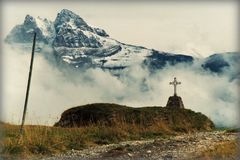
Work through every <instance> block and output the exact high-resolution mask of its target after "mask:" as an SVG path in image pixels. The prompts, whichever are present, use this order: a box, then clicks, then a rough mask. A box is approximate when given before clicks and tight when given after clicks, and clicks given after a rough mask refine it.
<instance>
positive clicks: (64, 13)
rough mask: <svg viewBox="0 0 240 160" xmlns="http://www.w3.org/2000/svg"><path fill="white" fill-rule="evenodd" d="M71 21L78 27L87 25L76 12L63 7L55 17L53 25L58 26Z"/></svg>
mask: <svg viewBox="0 0 240 160" xmlns="http://www.w3.org/2000/svg"><path fill="white" fill-rule="evenodd" d="M69 22H71V23H73V24H74V25H76V26H78V27H80V26H88V25H87V23H86V22H85V21H84V20H83V19H82V18H81V17H80V16H79V15H77V14H75V13H74V12H72V11H70V10H68V9H63V10H61V11H60V12H59V13H58V14H57V17H56V19H55V23H54V24H55V26H59V25H62V24H66V23H69Z"/></svg>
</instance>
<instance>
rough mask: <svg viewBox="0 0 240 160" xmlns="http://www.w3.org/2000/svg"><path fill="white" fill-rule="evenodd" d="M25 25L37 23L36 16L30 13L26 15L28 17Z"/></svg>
mask: <svg viewBox="0 0 240 160" xmlns="http://www.w3.org/2000/svg"><path fill="white" fill-rule="evenodd" d="M24 25H36V20H35V18H34V17H32V16H30V15H29V14H28V15H26V17H25V19H24Z"/></svg>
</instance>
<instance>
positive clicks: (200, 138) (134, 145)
mask: <svg viewBox="0 0 240 160" xmlns="http://www.w3.org/2000/svg"><path fill="white" fill-rule="evenodd" d="M236 139H237V134H236V133H225V132H222V131H215V132H199V133H194V134H184V135H181V136H175V137H171V138H168V139H155V140H142V141H127V142H122V143H119V144H110V145H102V146H98V147H93V148H89V149H84V150H81V151H76V150H72V151H70V152H69V153H67V154H64V155H58V156H55V157H50V158H45V160H97V159H98V160H99V159H101V160H103V159H104V160H113V159H114V160H128V159H129V160H130V159H137V160H141V159H142V160H144V159H151V160H155V159H156V160H157V159H158V160H162V159H163V160H168V159H169V160H170V159H176V160H183V159H191V157H192V158H193V155H198V154H200V153H201V152H203V151H205V150H207V149H211V148H213V147H214V145H216V144H218V143H220V142H227V141H232V140H236ZM193 159H194V158H193Z"/></svg>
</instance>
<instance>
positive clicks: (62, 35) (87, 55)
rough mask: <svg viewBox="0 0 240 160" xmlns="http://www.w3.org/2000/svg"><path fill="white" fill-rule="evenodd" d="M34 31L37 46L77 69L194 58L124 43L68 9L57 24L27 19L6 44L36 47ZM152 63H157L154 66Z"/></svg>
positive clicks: (32, 18)
mask: <svg viewBox="0 0 240 160" xmlns="http://www.w3.org/2000/svg"><path fill="white" fill-rule="evenodd" d="M33 31H35V32H37V43H43V44H45V45H49V46H51V47H52V48H53V49H54V51H55V53H56V54H55V55H56V56H57V57H58V60H60V61H61V62H62V63H64V64H69V65H71V66H74V67H76V68H78V67H83V66H85V67H86V66H87V67H102V68H108V69H122V68H125V67H128V66H130V65H134V64H143V63H144V64H153V63H155V61H156V59H158V58H159V57H158V56H159V55H161V58H162V59H161V60H162V61H164V62H162V63H161V64H162V65H164V64H165V62H166V61H171V62H191V61H192V60H193V58H192V57H191V56H185V55H174V54H170V53H164V52H158V51H155V50H152V49H147V48H144V47H141V46H133V45H128V44H124V43H121V42H119V41H117V40H114V39H112V38H110V37H109V35H108V34H107V33H106V32H105V31H104V30H103V29H100V28H94V27H91V26H89V25H88V24H87V23H86V22H85V21H84V20H83V19H82V18H81V17H80V16H78V15H77V14H75V13H73V12H72V11H69V10H67V9H63V10H62V11H61V12H60V13H58V15H57V17H56V19H55V21H54V22H52V21H50V20H47V19H43V18H40V17H37V18H34V17H32V16H30V15H27V16H26V17H25V20H24V23H23V24H21V25H17V26H16V27H14V28H13V29H12V31H11V32H10V33H9V35H8V36H7V37H6V42H8V43H32V33H33ZM169 57H171V58H169ZM179 57H184V58H179ZM164 58H166V59H164ZM151 60H152V61H153V62H150V61H151ZM158 67H159V64H158Z"/></svg>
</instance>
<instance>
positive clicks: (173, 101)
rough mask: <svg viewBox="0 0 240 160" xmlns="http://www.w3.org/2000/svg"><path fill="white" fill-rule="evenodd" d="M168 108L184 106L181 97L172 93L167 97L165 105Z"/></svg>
mask: <svg viewBox="0 0 240 160" xmlns="http://www.w3.org/2000/svg"><path fill="white" fill-rule="evenodd" d="M166 107H170V108H184V105H183V101H182V98H181V97H179V96H177V95H174V96H170V97H169V98H168V102H167V106H166Z"/></svg>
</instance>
